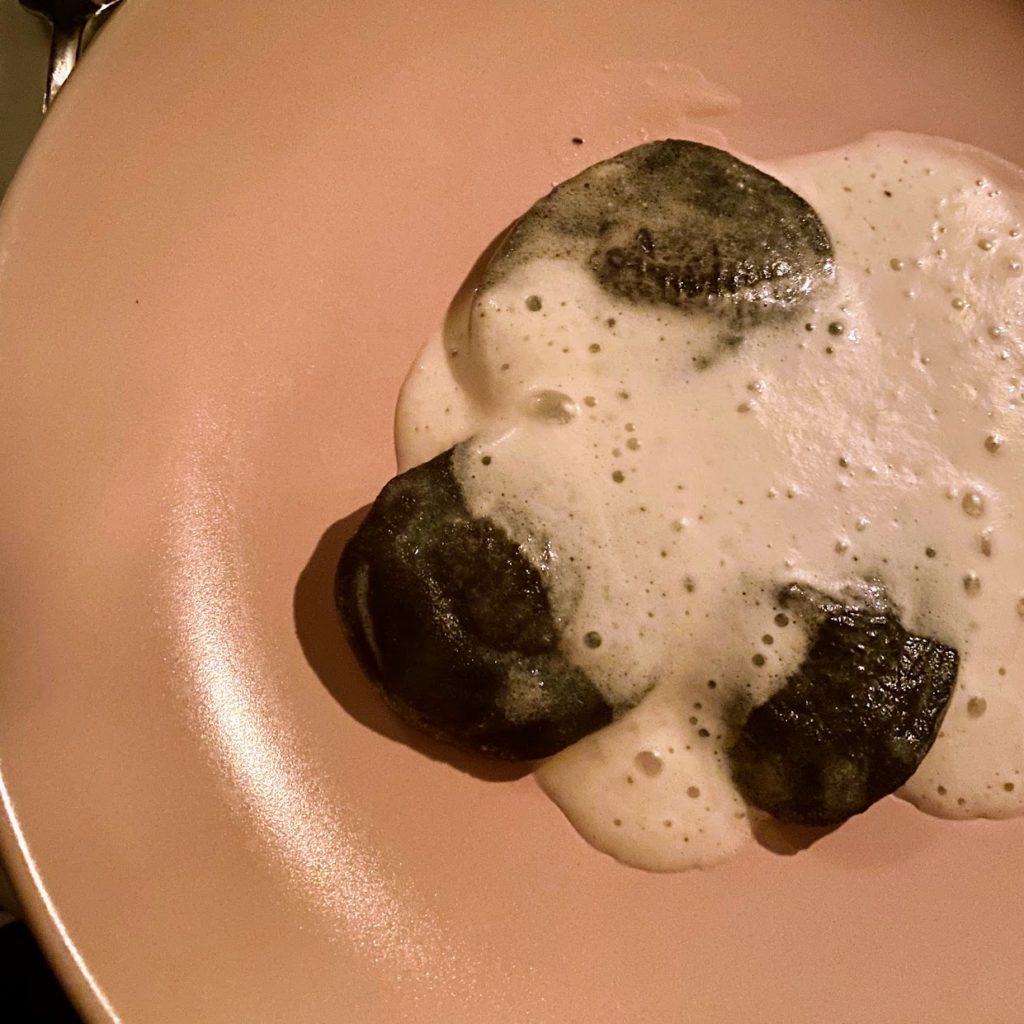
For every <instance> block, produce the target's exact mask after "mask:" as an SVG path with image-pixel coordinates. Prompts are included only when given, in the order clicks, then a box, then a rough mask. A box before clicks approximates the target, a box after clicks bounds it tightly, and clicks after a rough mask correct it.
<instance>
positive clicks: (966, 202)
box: [396, 134, 1024, 870]
mask: <svg viewBox="0 0 1024 1024" xmlns="http://www.w3.org/2000/svg"><path fill="white" fill-rule="evenodd" d="M759 166H761V168H762V169H763V170H765V171H767V172H768V173H769V174H772V175H773V176H775V177H776V178H778V179H779V180H780V181H782V182H783V183H784V184H786V185H788V186H789V187H790V188H791V189H793V190H794V191H795V192H796V193H798V194H799V195H801V196H803V197H804V198H805V199H806V200H807V201H808V202H809V203H810V204H811V205H812V206H813V207H814V209H815V210H816V212H817V213H818V215H819V217H820V218H821V220H822V222H823V223H824V225H825V227H826V228H827V230H828V232H829V235H830V236H831V239H832V244H833V251H834V256H835V275H834V282H833V283H832V284H831V285H830V286H829V287H828V288H826V289H825V290H824V291H823V292H821V293H820V294H817V295H816V299H815V302H814V303H813V305H812V307H810V308H808V309H807V310H805V311H803V312H802V313H801V314H800V315H799V316H797V317H795V318H791V319H790V320H788V321H786V322H784V323H782V324H781V325H780V324H777V323H776V324H762V325H760V326H754V327H751V328H750V329H749V330H747V331H746V332H745V334H744V340H743V342H742V344H740V345H738V346H737V347H736V348H735V349H734V350H732V351H729V352H728V353H727V354H726V355H725V356H723V357H722V358H716V359H710V360H709V359H707V358H706V356H707V355H708V353H711V352H712V351H714V349H715V346H716V344H719V336H720V333H721V330H720V325H719V326H718V327H716V326H715V324H714V323H713V322H712V321H711V320H710V319H701V318H700V317H699V316H695V315H694V314H692V313H690V314H684V313H682V312H680V311H679V310H676V309H672V308H666V307H660V306H659V307H656V306H653V305H644V304H639V303H630V302H628V301H627V300H624V299H617V298H615V297H614V296H613V295H611V294H609V293H608V292H607V291H605V290H603V289H602V288H601V287H600V286H599V284H598V283H597V281H596V280H595V279H594V277H593V276H592V275H591V274H590V273H589V272H588V270H587V269H586V268H585V267H582V266H579V265H577V264H575V263H572V262H569V261H566V260H559V259H551V258H549V257H546V256H543V255H539V256H537V257H536V258H533V259H526V260H523V261H522V262H521V263H520V264H519V265H518V266H516V267H515V268H514V269H513V270H512V272H511V273H510V274H508V275H507V276H505V277H504V278H503V279H501V280H499V281H498V282H497V283H495V284H492V285H490V286H488V287H487V288H484V289H482V290H478V291H477V292H476V293H475V294H472V295H470V294H468V293H467V295H466V296H464V298H463V299H462V300H460V301H459V302H457V304H456V306H455V307H454V308H453V313H452V316H451V317H450V324H455V325H457V326H456V328H455V329H452V328H451V327H449V329H447V330H446V331H445V333H444V335H443V336H439V337H437V338H436V339H434V340H433V341H432V342H431V343H430V344H429V345H428V346H427V348H426V349H425V350H424V353H423V354H422V356H421V358H420V360H419V362H418V363H417V365H416V366H415V367H414V369H413V371H412V373H411V374H410V377H409V379H408V381H407V383H406V386H405V388H404V390H403V393H402V397H401V400H400V402H399V407H398V412H397V429H396V433H397V442H398V450H399V461H400V469H402V470H404V469H407V468H409V467H410V466H412V465H415V464H417V463H420V462H422V461H425V460H426V459H427V458H429V457H431V456H433V455H435V454H437V453H438V452H440V451H443V450H445V449H446V448H448V447H450V446H451V445H452V444H454V443H456V442H458V441H464V440H466V439H467V438H472V440H471V441H470V442H469V443H468V444H466V445H464V446H463V447H462V448H461V449H460V452H461V455H460V456H459V464H458V466H457V471H458V476H459V479H460V481H461V483H462V486H463V488H464V490H465V494H466V500H467V503H468V506H469V508H470V509H471V511H472V512H473V513H474V514H476V515H487V516H490V517H491V518H492V519H494V520H495V521H497V522H498V523H499V524H501V525H502V526H503V527H504V528H505V529H506V530H507V531H508V533H509V534H510V535H511V536H512V537H513V538H514V539H515V540H516V541H517V542H519V543H520V544H521V545H522V546H523V548H524V550H525V551H526V552H527V554H528V555H529V557H530V558H531V560H532V561H533V562H534V564H535V565H536V566H537V567H538V568H541V569H542V570H543V572H544V575H545V578H546V580H547V583H548V585H549V587H550V589H551V595H552V600H553V605H554V609H555V612H556V615H557V616H558V619H559V622H560V624H561V627H562V631H563V645H564V649H565V652H566V653H567V655H568V657H569V658H570V659H571V660H572V661H574V662H575V663H577V664H578V665H579V666H581V667H582V668H583V669H584V670H585V671H586V672H587V673H588V674H589V675H590V677H591V678H592V679H593V680H594V681H595V683H597V684H598V685H599V686H600V687H601V688H602V689H603V690H604V691H605V693H606V694H609V695H614V696H615V699H616V701H621V699H622V698H623V697H624V696H628V697H632V698H634V699H636V700H638V701H639V703H638V704H637V706H636V707H635V708H633V710H631V711H629V712H628V713H626V714H625V715H624V716H623V717H621V718H620V719H619V720H618V721H617V722H616V723H614V724H613V725H611V726H609V727H607V728H605V729H603V730H600V731H599V732H597V733H594V734H592V735H590V736H589V737H587V738H585V739H583V740H582V741H580V742H579V743H577V744H575V745H574V746H572V747H570V748H569V749H567V750H565V751H563V752H562V753H560V754H558V755H557V756H555V757H553V758H551V759H550V760H549V761H547V762H546V763H544V764H543V765H541V766H540V768H539V771H538V778H539V780H540V783H541V785H542V786H543V787H544V789H545V790H546V791H547V793H548V794H549V795H550V796H551V797H552V799H554V800H555V801H556V802H557V803H558V805H559V806H560V807H561V808H562V809H563V811H564V812H565V814H566V815H567V816H568V817H569V819H570V820H571V821H572V822H573V824H574V825H575V826H576V828H577V829H578V830H579V831H580V833H581V834H582V835H583V836H584V837H585V838H587V839H588V840H589V841H590V842H591V843H592V844H593V845H595V846H596V847H598V848H599V849H601V850H604V851H606V852H608V853H611V854H612V855H614V856H615V857H617V858H619V859H620V860H622V861H625V862H627V863H630V864H635V865H638V866H640V867H645V868H649V869H656V870H676V869H681V868H685V867H690V866H694V865H705V864H710V863H714V862H716V861H719V860H721V859H722V858H724V857H726V856H728V855H729V854H731V853H732V852H734V851H735V850H737V849H738V848H739V847H740V846H741V845H743V843H745V842H746V841H747V840H748V838H749V837H750V834H751V818H752V815H753V814H754V813H755V812H753V811H751V810H750V809H749V808H748V807H747V806H746V805H745V803H744V802H743V800H742V799H741V797H740V796H739V794H738V793H737V791H736V789H735V787H734V785H733V783H732V780H731V777H730V770H729V762H728V757H727V753H726V749H727V744H728V742H729V740H730V726H729V722H730V718H729V711H730V708H732V707H734V706H735V705H736V702H737V700H738V699H743V700H746V701H747V703H748V704H749V700H750V699H751V698H752V699H754V700H755V701H757V702H760V701H762V700H764V699H766V698H767V697H768V696H770V695H771V694H772V693H773V692H774V691H775V690H777V689H778V688H779V687H780V686H781V685H782V684H783V682H784V681H785V679H786V677H787V675H788V674H790V673H791V672H792V671H793V670H794V669H796V668H797V666H798V665H799V664H800V662H801V661H802V659H803V657H804V655H805V653H806V650H807V647H808V643H809V639H808V636H807V634H806V632H805V630H804V628H803V627H802V626H801V625H800V623H799V622H798V621H797V620H796V619H795V618H794V617H792V616H791V615H789V614H788V613H787V612H786V611H785V610H783V609H782V607H781V606H780V605H779V604H778V601H777V597H778V591H779V588H780V587H781V586H783V585H785V584H787V583H792V582H802V583H809V584H811V585H813V586H815V587H817V588H819V589H820V590H822V591H824V592H826V593H830V594H839V593H841V592H842V591H843V590H844V588H846V589H849V588H853V589H854V590H856V589H857V588H859V587H860V588H862V587H863V586H864V581H866V580H868V581H877V582H878V583H880V585H881V586H882V587H883V588H884V590H885V592H886V594H887V595H888V599H889V600H890V601H891V602H892V604H893V606H894V607H895V608H896V609H897V610H898V612H899V614H900V617H901V620H902V622H903V624H904V626H905V627H906V628H907V629H908V630H910V631H912V632H915V633H919V634H921V635H925V636H932V637H935V638H936V639H938V640H940V641H942V642H943V643H946V644H949V645H952V646H954V647H955V648H957V650H958V651H959V653H960V657H961V667H960V674H959V678H958V682H957V688H956V692H955V694H954V696H953V699H952V702H951V704H950V707H949V710H948V713H947V715H946V718H945V720H944V723H943V726H942V731H941V733H940V735H939V738H938V740H937V741H936V743H935V745H934V747H933V748H932V750H931V752H930V753H929V755H928V756H927V758H926V759H925V761H924V762H923V763H922V765H921V766H920V768H919V769H918V771H917V773H916V774H915V775H914V777H913V778H912V779H911V781H910V782H909V783H908V784H907V785H906V786H905V787H904V789H903V790H902V791H901V794H902V795H903V796H905V797H906V798H907V799H908V800H910V801H912V802H913V803H915V804H916V805H917V806H918V807H920V808H921V809H922V810H924V811H927V812H928V813H931V814H936V815H940V816H943V817H951V818H970V817H978V816H986V817H1006V816H1011V815H1016V814H1020V813H1021V812H1022V810H1024V669H1022V667H1021V665H1022V658H1021V654H1022V639H1024V530H1022V524H1021V515H1022V511H1024V503H1022V498H1024V340H1022V339H1024V316H1022V314H1024V276H1022V261H1024V238H1022V236H1021V231H1022V229H1024V175H1022V174H1021V172H1020V171H1018V170H1017V169H1015V168H1013V167H1011V166H1009V165H1007V164H1005V163H1003V162H1001V161H999V160H998V159H996V158H994V157H991V156H989V155H987V154H985V153H982V152H980V151H978V150H974V149H971V148H969V147H964V146H960V145H957V144H954V143H948V142H944V141H941V140H935V139H929V138H923V137H918V136H910V135H902V134H884V135H876V136H872V137H870V138H869V139H867V140H865V141H864V142H861V143H858V144H856V145H853V146H849V147H846V148H843V149H837V150H831V151H829V152H825V153H820V154H814V155H810V156H803V157H799V158H796V159H792V160H788V161H786V162H783V163H777V164H774V165H765V164H761V165H759Z"/></svg>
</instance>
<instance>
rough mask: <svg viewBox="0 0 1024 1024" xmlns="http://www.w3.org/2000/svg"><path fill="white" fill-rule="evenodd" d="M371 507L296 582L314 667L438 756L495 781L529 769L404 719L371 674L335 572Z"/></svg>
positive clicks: (348, 707)
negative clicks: (341, 604)
mask: <svg viewBox="0 0 1024 1024" xmlns="http://www.w3.org/2000/svg"><path fill="white" fill-rule="evenodd" d="M368 510H369V506H368V505H367V506H364V507H363V508H361V509H359V510H358V511H356V512H353V513H352V514H351V515H348V516H346V517H345V518H344V519H340V520H339V521H338V522H336V523H335V524H334V525H333V526H331V527H330V528H329V529H328V530H327V532H326V533H325V534H324V535H323V536H322V537H321V538H320V541H319V543H318V544H317V546H316V549H315V550H314V551H313V554H312V556H311V557H310V559H309V561H308V562H307V563H306V566H305V568H304V569H303V570H302V573H301V574H300V575H299V579H298V582H297V583H296V585H295V597H294V602H293V611H294V615H295V633H296V636H297V637H298V639H299V644H300V645H301V647H302V651H303V654H305V656H306V661H307V662H308V663H309V667H310V668H311V669H312V670H313V671H314V672H315V673H316V675H317V677H318V678H319V680H320V682H321V683H323V685H324V688H325V689H326V690H327V692H328V693H329V694H330V695H331V696H332V697H333V698H334V699H335V700H336V701H337V702H338V703H339V704H340V705H341V706H342V707H343V708H344V709H345V711H346V712H347V713H348V714H349V715H351V716H352V718H354V719H355V720H356V721H357V722H359V723H360V724H361V725H364V726H366V728H368V729H372V730H373V731H374V732H376V733H378V734H379V735H381V736H385V737H387V738H388V739H389V740H394V741H395V742H396V743H404V744H405V745H406V746H407V747H411V748H412V749H414V750H416V751H418V752H419V753H421V754H423V755H425V756H426V757H429V758H432V759H433V760H435V761H444V762H446V763H447V764H450V765H451V766H452V767H453V768H457V769H458V770H459V771H462V772H465V773H466V774H468V775H473V776H475V777H476V778H478V779H484V780H487V781H491V782H507V781H511V780H513V779H518V778H521V777H522V776H524V775H527V774H529V772H530V771H531V770H532V768H533V765H532V764H530V763H524V762H519V763H513V762H507V761H492V760H490V759H489V758H485V757H480V756H478V755H475V754H473V753H471V752H469V751H463V750H460V749H458V748H457V747H452V746H449V745H448V744H445V743H441V742H440V741H439V740H435V739H433V738H432V737H430V736H427V735H426V734H424V733H422V732H420V731H419V730H418V729H416V728H414V727H413V726H411V725H409V724H408V723H407V722H405V721H404V720H403V719H401V718H400V717H399V716H398V715H397V714H396V713H395V712H394V711H392V709H391V708H390V707H389V706H388V705H387V704H386V703H385V701H384V699H383V697H382V696H381V693H380V691H379V690H378V688H377V687H376V686H375V685H374V684H373V683H372V682H371V681H370V680H369V679H367V677H366V674H365V673H364V672H363V670H362V668H361V667H360V665H359V662H358V661H357V660H356V656H355V654H354V653H353V651H352V647H351V645H350V644H349V641H348V637H347V636H346V634H345V630H344V628H343V627H342V624H341V618H340V616H339V615H338V611H337V607H336V606H335V603H334V575H335V572H336V570H337V568H338V560H339V559H340V558H341V552H342V550H343V549H344V547H345V545H346V544H347V543H348V541H349V539H350V538H351V537H352V536H353V534H354V533H355V532H356V530H357V529H358V528H359V524H360V523H362V521H363V519H364V518H365V517H366V513H367V511H368Z"/></svg>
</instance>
